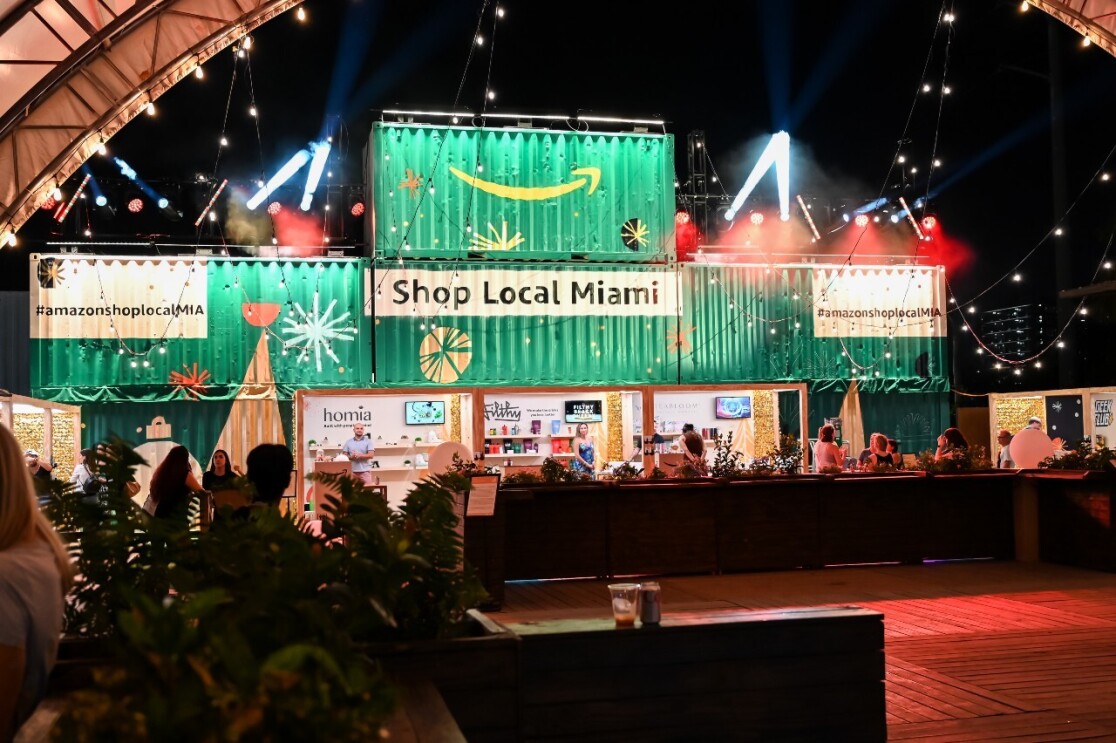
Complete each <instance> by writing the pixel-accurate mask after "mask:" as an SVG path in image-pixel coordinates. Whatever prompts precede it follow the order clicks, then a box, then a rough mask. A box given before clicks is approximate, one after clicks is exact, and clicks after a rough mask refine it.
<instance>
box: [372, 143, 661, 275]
mask: <svg viewBox="0 0 1116 743" xmlns="http://www.w3.org/2000/svg"><path fill="white" fill-rule="evenodd" d="M368 177H369V182H370V183H371V184H372V191H373V200H372V201H373V215H372V227H373V231H374V241H373V244H374V246H375V251H376V255H377V257H380V258H398V257H400V256H402V257H404V258H406V259H411V258H458V259H461V258H466V257H468V256H469V255H470V254H472V255H473V256H474V257H477V258H486V259H502V260H513V261H521V260H540V259H542V260H566V259H569V258H576V259H585V260H590V261H609V262H628V261H632V262H656V261H658V262H665V261H666V260H668V259H669V258H671V257H673V255H674V138H673V136H672V135H669V134H635V133H624V134H616V133H611V134H602V133H586V132H569V131H549V130H540V129H519V128H508V129H481V128H475V127H435V126H425V125H419V124H393V123H387V122H379V123H376V124H374V125H373V127H372V139H371V145H370V147H369V162H368Z"/></svg>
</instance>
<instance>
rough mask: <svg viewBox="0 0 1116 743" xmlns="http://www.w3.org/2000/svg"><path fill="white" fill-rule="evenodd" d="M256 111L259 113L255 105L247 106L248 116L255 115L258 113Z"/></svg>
mask: <svg viewBox="0 0 1116 743" xmlns="http://www.w3.org/2000/svg"><path fill="white" fill-rule="evenodd" d="M258 113H259V112H258V111H257V110H256V107H255V106H249V107H248V115H249V116H255V115H256V114H258Z"/></svg>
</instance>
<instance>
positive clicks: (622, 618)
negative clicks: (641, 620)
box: [608, 583, 639, 627]
mask: <svg viewBox="0 0 1116 743" xmlns="http://www.w3.org/2000/svg"><path fill="white" fill-rule="evenodd" d="M608 591H609V593H610V594H612V618H613V619H615V620H616V626H617V627H634V626H635V621H636V617H637V616H638V615H639V584H638V583H611V584H609V586H608Z"/></svg>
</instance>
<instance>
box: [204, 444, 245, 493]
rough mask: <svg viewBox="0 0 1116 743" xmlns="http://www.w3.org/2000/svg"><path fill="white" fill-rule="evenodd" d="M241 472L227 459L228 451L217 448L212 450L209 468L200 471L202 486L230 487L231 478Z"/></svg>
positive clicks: (208, 487) (236, 476)
mask: <svg viewBox="0 0 1116 743" xmlns="http://www.w3.org/2000/svg"><path fill="white" fill-rule="evenodd" d="M243 474H244V473H243V472H241V471H240V468H239V467H237V466H236V465H235V464H233V463H232V460H231V459H229V453H228V452H227V451H225V450H224V449H218V450H217V451H215V452H213V459H212V460H210V462H209V469H207V470H206V471H205V472H203V473H202V487H203V488H205V489H206V490H225V489H227V488H231V487H232V486H233V485H232V482H233V480H235V479H236V478H238V477H241V476H243Z"/></svg>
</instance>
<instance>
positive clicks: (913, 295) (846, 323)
mask: <svg viewBox="0 0 1116 743" xmlns="http://www.w3.org/2000/svg"><path fill="white" fill-rule="evenodd" d="M813 289H814V307H813V314H814V336H815V337H816V338H848V337H874V338H879V337H886V336H888V335H891V336H893V337H895V338H940V337H944V336H945V334H946V312H947V308H946V292H945V275H944V274H943V273H942V271H941V270H940V268H939V267H931V268H923V267H912V266H896V267H888V268H845V269H840V268H824V269H814V274H813Z"/></svg>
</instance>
